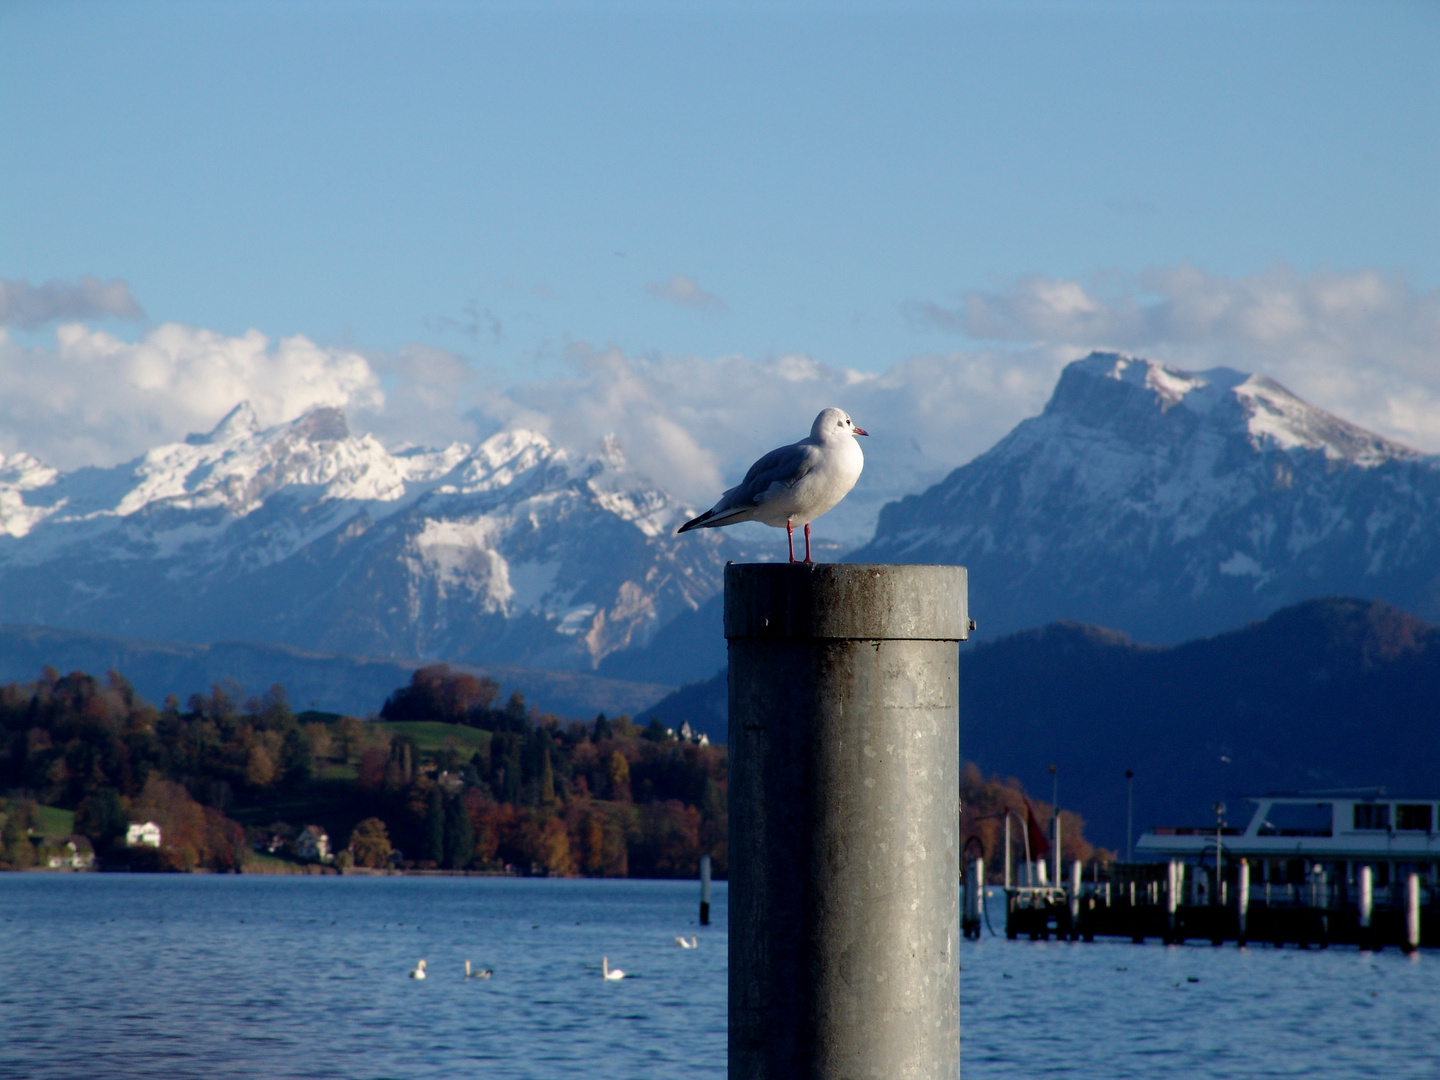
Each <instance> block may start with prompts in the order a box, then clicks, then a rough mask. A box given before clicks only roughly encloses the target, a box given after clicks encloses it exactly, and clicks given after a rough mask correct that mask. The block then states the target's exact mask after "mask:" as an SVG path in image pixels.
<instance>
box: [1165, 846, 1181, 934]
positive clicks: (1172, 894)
mask: <svg viewBox="0 0 1440 1080" xmlns="http://www.w3.org/2000/svg"><path fill="white" fill-rule="evenodd" d="M1184 869H1185V864H1184V863H1182V862H1179V861H1178V860H1176V859H1171V860H1170V887H1169V888H1168V889H1166V890H1165V914H1166V915H1167V916H1168V919H1167V920H1166V921H1167V924H1168V926H1169V930H1168V932H1167V936H1166V938H1165V944H1167V945H1173V944H1175V943H1176V941H1177V936H1176V934H1177V929H1178V923H1179V917H1178V915H1177V912H1178V911H1179V909H1180V890H1181V889H1182V888H1183V887H1184V884H1185V874H1184Z"/></svg>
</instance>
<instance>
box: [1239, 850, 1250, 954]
mask: <svg viewBox="0 0 1440 1080" xmlns="http://www.w3.org/2000/svg"><path fill="white" fill-rule="evenodd" d="M1239 877H1240V880H1239V881H1237V882H1236V883H1235V893H1236V895H1235V910H1236V913H1237V914H1238V916H1239V926H1240V944H1241V945H1244V944H1245V924H1246V922H1247V921H1248V920H1249V917H1250V860H1248V859H1241V860H1240V867H1239Z"/></svg>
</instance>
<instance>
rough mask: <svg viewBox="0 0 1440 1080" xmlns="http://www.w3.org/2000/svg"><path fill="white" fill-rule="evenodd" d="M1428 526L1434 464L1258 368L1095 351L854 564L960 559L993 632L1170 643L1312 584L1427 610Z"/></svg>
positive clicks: (887, 515) (1434, 525) (1438, 509)
mask: <svg viewBox="0 0 1440 1080" xmlns="http://www.w3.org/2000/svg"><path fill="white" fill-rule="evenodd" d="M1437 536H1440V467H1437V462H1436V461H1434V460H1431V459H1426V458H1424V457H1423V456H1422V455H1420V454H1419V453H1417V452H1416V451H1414V450H1411V449H1409V448H1407V447H1404V446H1401V445H1399V444H1398V443H1394V442H1391V441H1389V440H1388V439H1384V438H1381V437H1380V436H1378V435H1375V434H1373V433H1371V432H1368V431H1366V430H1364V429H1363V428H1360V427H1357V426H1356V425H1354V424H1351V423H1348V422H1346V421H1344V420H1341V419H1339V418H1338V417H1335V416H1332V415H1330V414H1329V413H1327V412H1325V411H1324V410H1322V409H1318V408H1316V407H1314V406H1313V405H1310V404H1307V403H1306V402H1304V401H1302V400H1301V399H1300V398H1298V397H1296V396H1295V395H1294V394H1292V393H1290V392H1289V391H1288V390H1286V389H1285V388H1284V387H1283V386H1281V385H1279V384H1278V383H1276V382H1274V381H1273V380H1271V379H1268V378H1265V377H1263V376H1258V375H1248V374H1246V373H1244V372H1240V371H1234V370H1232V369H1229V368H1214V369H1212V370H1209V371H1201V372H1190V371H1184V370H1181V369H1178V368H1173V367H1169V366H1166V365H1164V364H1161V363H1157V362H1156V361H1153V360H1146V359H1142V358H1137V357H1130V356H1124V355H1121V354H1118V353H1092V354H1091V355H1089V356H1087V357H1085V358H1084V359H1083V360H1078V361H1076V362H1075V363H1072V364H1070V365H1068V366H1067V367H1066V368H1065V370H1064V371H1063V372H1062V374H1061V376H1060V380H1059V382H1058V384H1057V385H1056V388H1055V392H1054V394H1053V395H1052V396H1051V398H1050V401H1049V402H1048V403H1047V404H1046V406H1045V409H1044V411H1043V413H1042V414H1041V415H1040V416H1036V417H1032V418H1030V419H1028V420H1025V421H1023V422H1022V423H1020V424H1019V425H1018V426H1017V427H1016V428H1015V429H1014V430H1013V431H1011V432H1010V433H1009V434H1008V435H1006V436H1005V438H1003V439H1002V440H1000V442H999V443H997V444H996V445H995V446H994V447H993V448H991V449H990V450H988V451H987V452H986V453H984V454H981V455H980V456H979V457H977V458H975V459H974V460H973V461H971V462H970V463H968V464H966V465H964V466H961V467H960V468H959V469H956V470H955V471H954V472H952V473H951V474H950V475H949V476H948V477H946V478H945V479H944V480H943V481H941V482H940V483H939V484H937V485H935V486H934V487H932V488H931V489H929V490H928V491H926V492H924V493H922V494H920V495H913V496H907V497H906V498H904V499H901V500H900V501H899V502H892V503H890V504H888V505H887V506H886V507H885V508H884V510H882V511H881V514H880V520H879V522H878V524H877V526H876V531H875V538H874V540H872V541H871V542H870V544H869V545H867V546H866V547H864V548H862V549H860V550H859V551H857V552H853V553H852V554H851V555H850V558H852V559H855V560H858V561H864V562H939V563H960V564H962V565H965V566H968V567H969V569H970V581H971V589H972V593H971V604H972V610H974V611H976V612H977V613H978V612H983V611H985V610H986V609H987V608H988V609H989V610H990V612H991V614H990V615H988V616H986V615H984V614H981V615H979V618H980V620H981V624H982V625H983V626H986V627H987V628H988V631H989V632H991V633H994V632H997V631H998V632H1004V631H1006V630H1011V629H1018V628H1020V627H1024V626H1034V625H1039V624H1041V623H1044V622H1047V621H1050V620H1052V619H1056V618H1064V619H1078V620H1081V621H1085V622H1092V623H1097V624H1100V625H1104V626H1110V627H1115V628H1118V629H1121V630H1124V631H1126V632H1127V633H1130V634H1133V635H1136V636H1137V637H1140V638H1141V639H1144V640H1152V641H1155V640H1159V641H1167V640H1178V639H1183V638H1187V637H1196V636H1199V635H1201V634H1206V633H1213V632H1216V631H1218V630H1221V629H1224V628H1227V627H1230V626H1233V625H1235V624H1236V623H1238V622H1241V621H1244V620H1245V619H1249V618H1259V617H1262V616H1264V615H1266V614H1268V613H1269V612H1270V611H1273V610H1275V609H1276V608H1278V607H1281V606H1284V605H1285V604H1289V603H1295V602H1297V601H1299V600H1303V599H1307V598H1310V597H1314V596H1320V595H1354V596H1370V597H1376V598H1380V599H1387V600H1389V601H1391V602H1393V603H1403V604H1408V605H1410V607H1411V608H1412V610H1420V611H1421V613H1422V614H1425V615H1427V616H1429V615H1430V614H1431V611H1432V610H1440V607H1437V606H1436V605H1440V600H1436V599H1434V598H1436V597H1440V576H1437V574H1436V571H1435V567H1436V566H1440V541H1437V540H1436V539H1435V537H1437ZM1424 598H1430V599H1429V600H1425V599H1424ZM1422 603H1428V604H1430V605H1431V607H1429V608H1422V607H1421V605H1422Z"/></svg>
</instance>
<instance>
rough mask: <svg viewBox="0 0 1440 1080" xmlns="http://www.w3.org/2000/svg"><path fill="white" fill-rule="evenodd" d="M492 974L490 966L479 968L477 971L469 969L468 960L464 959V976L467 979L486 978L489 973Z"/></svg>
mask: <svg viewBox="0 0 1440 1080" xmlns="http://www.w3.org/2000/svg"><path fill="white" fill-rule="evenodd" d="M494 974H495V972H494V971H492V970H491V969H490V968H481V969H480V970H479V971H471V970H470V961H469V960H466V961H465V977H466V978H467V979H488V978H489V977H490V976H491V975H494Z"/></svg>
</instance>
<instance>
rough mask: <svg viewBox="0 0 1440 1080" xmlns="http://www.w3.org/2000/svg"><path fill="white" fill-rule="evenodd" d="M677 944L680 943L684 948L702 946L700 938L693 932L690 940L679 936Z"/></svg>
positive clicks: (676, 940)
mask: <svg viewBox="0 0 1440 1080" xmlns="http://www.w3.org/2000/svg"><path fill="white" fill-rule="evenodd" d="M675 944H676V945H679V946H680V947H681V948H682V949H698V948H699V947H700V939H699V938H698V937H696V936H695V935H694V934H691V935H690V940H689V941H686V940H685V939H684V938H683V937H677V938H676V939H675Z"/></svg>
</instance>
